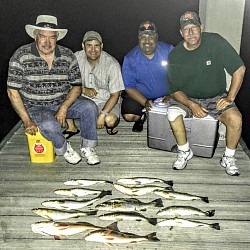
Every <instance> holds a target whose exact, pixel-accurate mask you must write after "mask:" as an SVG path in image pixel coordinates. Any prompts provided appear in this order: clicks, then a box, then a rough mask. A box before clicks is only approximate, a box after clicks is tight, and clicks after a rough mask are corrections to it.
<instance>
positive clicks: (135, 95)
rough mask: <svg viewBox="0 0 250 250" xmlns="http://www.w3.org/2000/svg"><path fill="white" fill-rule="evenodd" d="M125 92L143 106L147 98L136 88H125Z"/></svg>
mask: <svg viewBox="0 0 250 250" xmlns="http://www.w3.org/2000/svg"><path fill="white" fill-rule="evenodd" d="M126 92H127V94H128V95H129V96H130V97H131V98H132V99H134V100H135V101H137V102H138V103H140V104H141V105H142V106H145V103H146V101H147V98H146V97H145V96H144V95H143V94H142V93H141V92H140V91H139V90H137V89H136V88H127V89H126Z"/></svg>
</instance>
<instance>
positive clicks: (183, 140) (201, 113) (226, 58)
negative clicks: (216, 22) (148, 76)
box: [167, 11, 245, 175]
mask: <svg viewBox="0 0 250 250" xmlns="http://www.w3.org/2000/svg"><path fill="white" fill-rule="evenodd" d="M180 26H181V30H180V32H181V35H182V37H183V39H184V40H183V41H182V42H180V43H179V44H178V45H177V46H176V47H175V48H174V50H173V51H172V52H171V54H170V55H169V64H168V68H167V77H168V82H169V89H170V93H171V96H172V97H173V99H171V100H170V101H169V104H170V107H169V109H168V119H169V121H170V125H171V127H172V131H173V134H174V136H175V139H176V142H177V146H178V150H179V153H178V157H177V160H176V161H175V162H174V164H173V168H174V169H176V170H180V169H184V168H185V167H186V165H187V161H188V160H190V159H191V158H192V156H193V152H192V150H191V149H190V148H189V143H188V141H187V137H186V130H185V125H184V122H183V117H192V116H195V117H197V118H203V117H205V116H206V115H207V114H209V115H210V116H212V117H213V118H215V119H218V120H219V121H221V122H222V123H223V124H225V126H226V150H225V153H224V155H223V156H222V158H221V161H220V164H221V166H222V167H224V168H225V170H226V173H227V174H229V175H239V174H240V172H239V169H238V168H237V167H236V165H235V158H234V154H235V150H236V147H237V144H238V142H239V139H240V136H241V127H242V118H241V113H240V112H239V110H238V109H237V107H236V105H235V103H234V100H235V97H236V95H237V93H238V91H239V89H240V87H241V84H242V81H243V77H244V72H245V66H244V64H243V61H242V60H241V58H240V57H239V55H238V54H237V52H236V51H235V50H234V49H233V47H232V46H231V45H230V44H229V43H228V42H227V41H226V40H225V39H224V38H222V37H221V36H220V35H219V34H215V33H207V32H203V26H202V25H201V23H200V18H199V17H198V15H197V14H196V13H194V12H190V11H188V12H186V13H184V14H183V15H182V16H181V18H180ZM224 69H225V70H226V71H227V72H228V73H229V74H230V75H231V76H232V79H231V86H230V88H229V91H228V92H227V90H226V86H227V83H226V75H225V70H224Z"/></svg>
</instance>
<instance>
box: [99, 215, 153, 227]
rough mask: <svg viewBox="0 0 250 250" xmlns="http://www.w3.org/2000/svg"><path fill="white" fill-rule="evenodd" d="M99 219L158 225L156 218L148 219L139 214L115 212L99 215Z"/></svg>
mask: <svg viewBox="0 0 250 250" xmlns="http://www.w3.org/2000/svg"><path fill="white" fill-rule="evenodd" d="M98 217H99V219H101V220H115V221H123V220H135V221H147V222H148V223H150V224H152V225H154V226H155V225H156V224H157V219H156V218H147V217H145V216H143V215H142V214H140V213H137V212H113V213H107V214H103V215H99V216H98Z"/></svg>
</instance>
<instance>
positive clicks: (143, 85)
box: [122, 42, 174, 100]
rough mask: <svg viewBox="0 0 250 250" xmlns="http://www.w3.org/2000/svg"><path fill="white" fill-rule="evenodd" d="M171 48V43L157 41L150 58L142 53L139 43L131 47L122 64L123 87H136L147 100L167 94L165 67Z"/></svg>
mask: <svg viewBox="0 0 250 250" xmlns="http://www.w3.org/2000/svg"><path fill="white" fill-rule="evenodd" d="M173 48H174V47H173V46H172V45H171V44H167V43H164V42H158V43H157V48H156V51H155V53H154V56H153V58H152V59H148V58H147V57H146V56H145V55H144V54H143V53H142V51H141V49H140V47H139V45H137V46H136V47H135V48H134V49H132V50H131V51H130V52H129V53H128V54H127V55H126V56H125V58H124V61H123V65H122V77H123V81H124V85H125V89H128V88H136V89H138V90H139V91H140V92H141V93H142V94H143V95H144V96H145V97H146V98H147V99H149V100H154V99H156V98H158V97H161V96H165V95H167V94H168V86H167V85H168V84H167V80H166V79H167V77H166V72H167V69H166V68H167V62H168V55H169V53H170V51H171V50H172V49H173Z"/></svg>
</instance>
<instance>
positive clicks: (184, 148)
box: [177, 142, 189, 152]
mask: <svg viewBox="0 0 250 250" xmlns="http://www.w3.org/2000/svg"><path fill="white" fill-rule="evenodd" d="M177 147H178V149H179V150H180V151H184V152H187V151H188V150H189V142H187V143H186V144H184V145H178V144H177Z"/></svg>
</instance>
